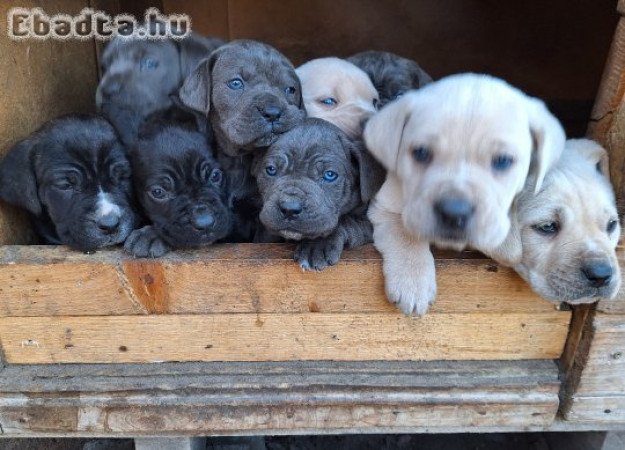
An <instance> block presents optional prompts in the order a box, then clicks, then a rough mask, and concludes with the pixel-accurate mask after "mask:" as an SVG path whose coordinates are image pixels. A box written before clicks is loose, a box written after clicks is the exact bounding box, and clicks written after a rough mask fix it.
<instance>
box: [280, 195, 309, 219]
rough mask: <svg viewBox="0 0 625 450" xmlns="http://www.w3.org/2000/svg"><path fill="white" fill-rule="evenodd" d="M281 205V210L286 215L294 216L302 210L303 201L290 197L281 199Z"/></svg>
mask: <svg viewBox="0 0 625 450" xmlns="http://www.w3.org/2000/svg"><path fill="white" fill-rule="evenodd" d="M278 206H279V207H280V211H282V214H284V216H285V217H294V216H297V215H298V214H299V213H301V212H302V209H303V208H302V202H300V201H299V200H294V199H289V200H280V202H279V203H278Z"/></svg>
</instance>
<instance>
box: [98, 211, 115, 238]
mask: <svg viewBox="0 0 625 450" xmlns="http://www.w3.org/2000/svg"><path fill="white" fill-rule="evenodd" d="M96 223H97V225H98V228H99V229H100V230H102V232H103V233H106V234H113V233H115V231H117V228H119V216H117V215H115V214H106V215H104V216H102V217H100V218H99V219H98V220H97V221H96Z"/></svg>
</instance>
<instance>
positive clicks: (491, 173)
mask: <svg viewBox="0 0 625 450" xmlns="http://www.w3.org/2000/svg"><path fill="white" fill-rule="evenodd" d="M364 139H365V142H366V145H367V147H368V148H369V150H370V151H371V152H372V153H373V155H374V156H375V157H376V158H377V159H378V160H379V161H380V162H381V163H382V165H383V166H384V167H385V168H386V169H388V175H387V179H386V182H385V183H384V185H383V186H382V188H381V190H380V192H379V193H378V194H377V196H376V198H375V200H374V201H373V203H372V205H371V207H370V208H369V218H370V219H371V221H372V223H373V226H374V242H375V246H376V248H377V249H378V250H379V251H380V252H381V253H382V256H383V258H384V274H385V279H386V293H387V296H388V298H389V300H390V301H391V302H393V303H396V304H397V305H398V306H399V308H400V309H401V310H402V311H404V312H405V313H408V314H410V313H416V314H418V315H422V314H424V313H425V312H426V311H427V309H428V307H429V305H430V304H431V303H432V302H433V301H434V298H435V296H436V279H435V271H434V259H433V257H432V253H431V252H430V243H434V244H436V245H438V246H441V247H450V248H453V249H457V250H460V249H463V248H464V247H466V246H472V247H474V248H476V249H478V250H480V251H484V252H488V251H489V250H493V249H495V248H496V247H498V246H499V245H500V244H501V243H502V242H503V241H504V239H505V238H506V235H507V234H508V231H509V229H510V219H509V216H508V215H509V210H510V207H511V205H512V201H513V199H514V197H515V196H516V195H517V194H518V193H519V192H520V191H521V189H522V188H523V186H524V185H525V181H526V178H527V176H528V172H529V171H530V166H531V171H532V173H533V174H534V186H533V188H534V189H536V190H537V189H540V186H541V185H542V182H543V179H544V177H545V174H546V173H547V171H548V170H549V168H550V167H551V166H552V165H553V164H554V163H555V162H556V161H557V159H558V158H559V156H560V153H561V152H562V149H563V148H564V140H565V137H564V131H563V130H562V127H561V125H560V123H559V122H558V120H557V119H556V118H555V117H554V116H553V115H551V114H550V113H549V111H548V110H547V108H546V107H545V105H544V104H543V103H542V102H541V101H540V100H538V99H535V98H530V97H528V96H526V95H525V94H523V93H522V92H521V91H519V90H518V89H515V88H513V87H511V86H510V85H508V84H507V83H505V82H504V81H502V80H498V79H496V78H492V77H489V76H486V75H475V74H460V75H454V76H450V77H447V78H444V79H442V80H440V81H438V82H435V83H431V84H429V85H427V86H425V87H423V88H421V89H419V90H417V91H413V92H411V93H409V94H406V95H405V96H403V97H402V98H400V99H399V100H397V101H395V102H393V103H392V104H389V105H388V106H386V107H385V108H384V109H383V110H381V111H380V112H379V113H378V114H376V115H375V116H373V117H372V118H371V119H370V120H369V122H368V123H367V126H366V128H365V132H364Z"/></svg>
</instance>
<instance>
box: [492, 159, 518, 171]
mask: <svg viewBox="0 0 625 450" xmlns="http://www.w3.org/2000/svg"><path fill="white" fill-rule="evenodd" d="M513 162H514V158H513V157H512V156H510V155H497V156H495V157H494V158H493V159H492V161H491V166H492V167H493V169H494V170H496V171H498V172H503V171H505V170H508V169H509V168H510V166H511V165H512V163H513Z"/></svg>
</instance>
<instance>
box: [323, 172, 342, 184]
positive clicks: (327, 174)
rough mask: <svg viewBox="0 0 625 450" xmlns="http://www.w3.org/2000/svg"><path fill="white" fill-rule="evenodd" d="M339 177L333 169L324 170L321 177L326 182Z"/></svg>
mask: <svg viewBox="0 0 625 450" xmlns="http://www.w3.org/2000/svg"><path fill="white" fill-rule="evenodd" d="M338 177H339V174H338V173H336V172H335V171H333V170H326V171H325V172H323V179H324V180H325V181H327V182H330V183H331V182H333V181H335V180H336V179H337V178H338Z"/></svg>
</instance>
